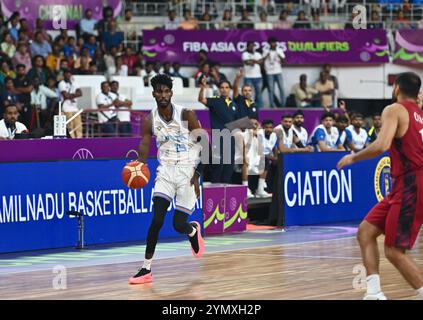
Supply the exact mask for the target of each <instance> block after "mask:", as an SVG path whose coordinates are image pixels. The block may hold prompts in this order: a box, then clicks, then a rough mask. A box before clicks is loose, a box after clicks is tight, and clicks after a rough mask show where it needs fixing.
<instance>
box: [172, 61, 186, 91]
mask: <svg viewBox="0 0 423 320" xmlns="http://www.w3.org/2000/svg"><path fill="white" fill-rule="evenodd" d="M172 67H173V73H172V77H175V78H181V79H182V82H183V84H184V87H188V84H189V80H188V77H186V76H185V75H184V74H183V73H181V64H180V63H179V62H174V63H173V65H172Z"/></svg>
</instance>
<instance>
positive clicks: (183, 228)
mask: <svg viewBox="0 0 423 320" xmlns="http://www.w3.org/2000/svg"><path fill="white" fill-rule="evenodd" d="M187 220H188V215H187V214H185V213H182V212H179V211H175V213H174V216H173V228H174V229H175V230H176V231H177V232H179V233H186V232H187V224H188V222H187Z"/></svg>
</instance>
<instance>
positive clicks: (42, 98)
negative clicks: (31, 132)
mask: <svg viewBox="0 0 423 320" xmlns="http://www.w3.org/2000/svg"><path fill="white" fill-rule="evenodd" d="M32 85H33V90H32V91H31V94H30V97H31V101H30V103H31V106H32V109H33V110H35V112H36V114H37V115H38V116H37V119H39V121H37V125H39V126H37V127H41V128H46V127H47V126H51V120H52V118H53V115H54V110H55V109H54V107H55V101H56V99H57V93H56V92H55V91H53V90H51V89H49V88H48V87H46V86H44V85H43V84H41V82H40V79H39V78H37V77H35V78H34V80H33V83H32ZM48 99H50V101H49V102H50V103H48Z"/></svg>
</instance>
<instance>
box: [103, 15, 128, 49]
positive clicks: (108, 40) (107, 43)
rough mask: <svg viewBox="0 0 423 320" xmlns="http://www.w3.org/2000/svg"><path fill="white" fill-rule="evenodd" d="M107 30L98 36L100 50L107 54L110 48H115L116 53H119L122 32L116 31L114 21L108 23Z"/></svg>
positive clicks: (121, 43)
mask: <svg viewBox="0 0 423 320" xmlns="http://www.w3.org/2000/svg"><path fill="white" fill-rule="evenodd" d="M108 30H109V31H105V32H103V33H101V35H100V38H101V48H102V50H103V51H105V52H107V51H109V50H111V49H112V47H116V48H117V49H118V51H121V49H122V45H123V39H124V37H123V32H120V31H117V27H116V22H115V21H110V23H109V28H108Z"/></svg>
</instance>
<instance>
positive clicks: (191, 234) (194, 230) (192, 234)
mask: <svg viewBox="0 0 423 320" xmlns="http://www.w3.org/2000/svg"><path fill="white" fill-rule="evenodd" d="M196 232H197V228H192V232H191V233H190V234H189V235H188V236H190V237H193V236H194V235H195V233H196Z"/></svg>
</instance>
